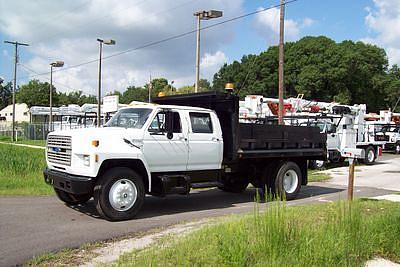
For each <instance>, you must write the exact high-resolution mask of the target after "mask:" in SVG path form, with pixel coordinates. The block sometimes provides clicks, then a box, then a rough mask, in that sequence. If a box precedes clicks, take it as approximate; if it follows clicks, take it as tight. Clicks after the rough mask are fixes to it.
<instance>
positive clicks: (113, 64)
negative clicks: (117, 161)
mask: <svg viewBox="0 0 400 267" xmlns="http://www.w3.org/2000/svg"><path fill="white" fill-rule="evenodd" d="M398 2H400V1H397V0H366V1H362V0H351V1H349V0H347V1H346V0H325V1H321V0H298V1H297V2H294V3H290V4H288V5H287V8H286V17H285V19H286V25H287V27H288V28H287V30H286V32H287V34H286V40H297V39H299V38H301V37H303V36H306V35H313V36H318V35H325V36H328V37H330V38H332V39H334V40H335V41H337V42H340V41H343V40H345V39H351V40H355V41H358V40H365V41H368V42H370V43H375V44H378V45H380V46H382V47H384V48H387V49H388V51H389V52H390V53H389V54H390V55H389V59H390V60H391V63H397V62H399V61H400V47H399V46H398V45H397V41H398V40H397V39H396V38H397V37H393V36H391V33H390V32H387V29H386V28H387V27H385V25H387V24H388V23H392V24H393V23H397V22H399V21H400V4H398ZM132 3H133V4H132ZM174 3H175V2H174ZM176 3H177V5H176V6H171V2H170V1H166V0H165V1H161V0H136V1H135V2H133V1H130V0H125V1H107V0H100V1H99V0H98V1H94V0H79V1H67V0H60V1H59V2H57V3H56V2H54V1H51V0H38V1H37V2H36V1H35V2H32V1H28V0H20V1H16V3H14V2H11V1H8V0H0V40H1V44H0V52H1V53H0V76H2V77H4V78H5V80H6V81H9V80H11V79H12V70H13V65H12V60H13V59H12V57H13V53H14V51H13V47H11V46H9V45H5V44H4V43H3V41H4V40H16V39H17V40H18V41H21V42H28V43H31V44H32V46H31V47H29V48H25V47H21V50H20V62H21V63H22V66H20V67H19V75H18V77H19V80H18V83H19V84H21V83H25V82H27V80H28V79H29V78H33V77H32V76H31V77H28V76H27V75H33V72H32V71H34V72H37V73H44V72H47V71H48V63H49V62H50V61H52V60H58V59H61V58H62V59H65V61H66V67H68V66H71V65H75V64H79V63H81V62H85V61H88V60H91V59H96V58H97V53H98V52H97V43H96V41H95V40H96V39H95V37H96V36H103V35H107V36H117V40H118V41H117V45H116V46H115V47H110V48H108V47H107V48H106V49H105V55H108V54H112V53H115V52H119V51H123V50H125V49H128V48H131V47H135V46H137V45H140V44H143V43H147V42H150V41H156V40H159V39H162V38H164V37H167V36H170V35H174V34H178V33H181V32H184V31H187V30H190V29H193V27H194V26H195V22H194V18H193V16H192V13H193V11H196V10H199V9H208V8H210V9H212V8H215V9H221V10H223V11H224V17H223V18H222V19H219V20H223V19H227V18H230V17H232V16H237V15H240V14H243V13H247V12H251V11H254V10H257V9H258V8H261V7H269V6H273V5H276V4H278V3H279V1H278V0H275V1H261V0H247V1H244V0H191V1H190V0H189V1H187V0H179V1H178V0H177V1H176ZM392 6H393V9H392V8H391V7H392ZM149 10H151V12H152V13H149ZM154 10H159V12H158V13H154ZM105 11H107V12H106V13H104V12H105ZM275 11H277V10H275ZM103 13H104V14H107V15H103V16H106V17H105V18H104V20H102V19H101V16H102V15H101V14H103ZM388 14H389V16H387V15H388ZM99 16H100V17H99ZM107 17H108V18H107ZM367 17H369V19H368V20H367V19H366V18H367ZM386 17H389V21H388V20H387V19H386ZM53 19H54V20H53ZM278 19H279V16H277V13H276V12H275V13H273V12H272V10H271V13H269V11H268V13H266V12H263V13H260V14H258V15H254V16H250V17H247V18H245V19H240V20H237V21H235V22H231V23H227V24H224V25H221V26H218V27H215V28H213V29H209V30H207V31H204V32H202V53H201V55H202V73H201V74H202V76H203V77H205V78H208V79H210V78H211V77H212V75H213V73H215V71H217V70H218V68H219V67H220V66H221V65H222V64H223V63H224V62H228V63H229V62H232V61H233V60H239V59H240V58H241V57H242V56H243V55H244V54H249V53H259V52H261V51H263V50H265V49H266V47H267V46H269V45H273V44H276V43H277V41H278V35H277V31H278V28H277V27H275V26H276V25H275V24H274V22H275V21H277V20H278ZM390 19H392V21H390ZM215 22H217V20H215ZM202 23H203V26H206V25H209V24H212V23H214V21H211V20H210V21H204V22H202ZM385 23H386V24H385ZM386 37H387V38H386ZM194 39H195V38H194V35H190V36H187V37H185V38H182V39H180V40H175V41H171V42H169V43H165V44H162V45H159V46H157V47H152V48H148V49H144V50H140V51H137V52H134V53H129V54H126V55H124V56H120V57H115V58H113V59H111V60H109V62H105V66H104V67H105V68H106V70H105V74H104V76H103V79H104V84H105V87H106V89H105V90H107V88H108V90H114V89H118V90H121V91H122V90H124V88H126V86H128V85H131V84H134V85H142V84H143V83H145V82H146V81H147V79H148V76H149V73H153V76H156V77H157V76H162V77H166V78H168V79H170V80H175V81H176V83H175V84H176V85H178V86H180V85H185V84H191V82H192V81H193V79H194V68H193V63H194V62H193V60H194V58H193V56H194V48H195V40H194ZM399 41H400V40H399ZM107 65H108V66H107ZM27 68H29V69H31V70H32V71H27ZM96 73H97V63H93V64H89V65H85V66H82V67H80V68H75V69H68V71H60V72H59V73H57V74H55V78H56V80H57V81H58V83H59V84H58V85H57V84H56V86H57V87H58V88H59V90H61V91H71V90H73V89H81V90H83V91H84V92H85V93H93V92H94V88H95V87H96V86H95V84H96ZM47 76H48V75H41V76H37V77H36V78H39V79H41V80H43V81H46V79H48V77H47Z"/></svg>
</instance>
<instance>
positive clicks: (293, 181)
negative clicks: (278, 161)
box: [283, 170, 299, 194]
mask: <svg viewBox="0 0 400 267" xmlns="http://www.w3.org/2000/svg"><path fill="white" fill-rule="evenodd" d="M298 183H299V176H298V175H297V173H296V172H295V171H294V170H288V171H287V172H285V175H284V179H283V189H285V192H286V193H287V194H291V193H293V192H294V191H296V189H297V185H298Z"/></svg>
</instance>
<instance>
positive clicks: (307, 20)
mask: <svg viewBox="0 0 400 267" xmlns="http://www.w3.org/2000/svg"><path fill="white" fill-rule="evenodd" d="M315 22H316V21H315V20H313V19H311V18H304V19H303V22H302V23H301V25H302V27H310V26H312V25H314V24H315Z"/></svg>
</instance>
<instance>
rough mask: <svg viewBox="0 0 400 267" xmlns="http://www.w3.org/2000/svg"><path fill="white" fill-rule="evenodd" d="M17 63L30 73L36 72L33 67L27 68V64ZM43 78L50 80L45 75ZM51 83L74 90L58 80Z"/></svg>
mask: <svg viewBox="0 0 400 267" xmlns="http://www.w3.org/2000/svg"><path fill="white" fill-rule="evenodd" d="M19 65H20V66H21V67H22V68H24V69H25V70H27V71H29V72H31V73H34V74H38V72H37V71H34V70H33V69H31V68H29V67H28V66H26V65H24V64H21V63H19ZM44 78H45V79H46V80H48V81H50V79H49V78H47V77H44ZM53 83H55V84H58V85H61V86H64V87H66V88H68V89H71V90H73V91H74V90H75V89H74V88H72V87H70V86H68V85H66V84H63V83H60V82H55V81H53Z"/></svg>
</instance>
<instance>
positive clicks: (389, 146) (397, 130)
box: [378, 124, 400, 154]
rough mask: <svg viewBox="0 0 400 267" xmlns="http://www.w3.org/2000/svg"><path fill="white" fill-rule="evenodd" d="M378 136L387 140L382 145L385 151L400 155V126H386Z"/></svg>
mask: <svg viewBox="0 0 400 267" xmlns="http://www.w3.org/2000/svg"><path fill="white" fill-rule="evenodd" d="M378 134H380V135H382V136H384V137H385V139H386V140H387V141H386V144H385V145H384V149H385V150H394V152H395V153H396V154H400V125H390V124H387V125H385V126H383V127H382V129H381V131H380V132H379V133H378Z"/></svg>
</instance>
